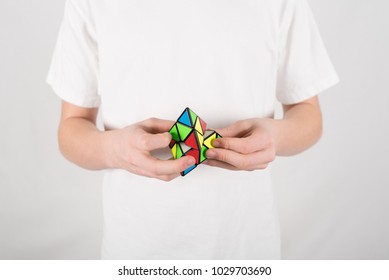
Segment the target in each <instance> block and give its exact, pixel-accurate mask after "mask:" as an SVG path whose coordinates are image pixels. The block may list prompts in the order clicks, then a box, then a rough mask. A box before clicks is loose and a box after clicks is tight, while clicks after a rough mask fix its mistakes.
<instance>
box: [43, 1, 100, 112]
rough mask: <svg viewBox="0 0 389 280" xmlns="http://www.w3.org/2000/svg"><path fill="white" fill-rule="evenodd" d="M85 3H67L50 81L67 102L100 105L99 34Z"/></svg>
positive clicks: (85, 105)
mask: <svg viewBox="0 0 389 280" xmlns="http://www.w3.org/2000/svg"><path fill="white" fill-rule="evenodd" d="M81 2H83V1H78V0H77V1H76V0H67V2H66V4H65V13H64V17H63V19H62V23H61V27H60V31H59V34H58V38H57V43H56V46H55V49H54V54H53V57H52V61H51V65H50V69H49V72H48V74H47V77H46V81H47V83H48V84H49V85H51V86H52V88H53V90H54V92H55V93H56V94H57V95H58V96H59V97H60V98H61V99H63V100H65V101H67V102H69V103H72V104H74V105H77V106H80V107H87V108H93V107H98V106H99V105H100V95H99V94H98V52H97V42H96V32H95V29H94V26H93V24H92V21H91V19H90V17H89V16H88V13H87V11H86V9H85V7H84V6H82V5H81V4H80V3H81Z"/></svg>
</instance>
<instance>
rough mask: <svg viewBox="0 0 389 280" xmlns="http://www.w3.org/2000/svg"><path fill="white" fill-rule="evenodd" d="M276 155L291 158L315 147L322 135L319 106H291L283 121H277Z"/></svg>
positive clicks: (306, 104) (304, 104) (300, 104)
mask: <svg viewBox="0 0 389 280" xmlns="http://www.w3.org/2000/svg"><path fill="white" fill-rule="evenodd" d="M274 123H275V127H276V135H277V136H276V139H275V141H276V143H275V145H276V154H277V155H279V156H291V155H295V154H298V153H301V152H303V151H304V150H306V149H308V148H309V147H311V146H312V145H314V144H315V143H316V142H317V141H318V140H319V139H320V137H321V134H322V115H321V111H320V107H319V105H318V104H312V103H299V104H296V105H293V106H291V107H290V108H289V109H288V110H286V112H285V113H284V117H283V119H281V120H275V121H274Z"/></svg>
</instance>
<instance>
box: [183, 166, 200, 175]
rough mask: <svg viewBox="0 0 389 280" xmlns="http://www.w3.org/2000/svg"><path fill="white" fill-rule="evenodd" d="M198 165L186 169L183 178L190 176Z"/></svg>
mask: <svg viewBox="0 0 389 280" xmlns="http://www.w3.org/2000/svg"><path fill="white" fill-rule="evenodd" d="M196 166H197V165H196V164H195V165H192V166H191V167H189V168H188V169H186V170H185V171H184V172H183V176H185V175H186V174H188V173H189V172H191V171H192V170H193V169H195V168H196Z"/></svg>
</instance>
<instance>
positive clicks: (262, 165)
mask: <svg viewBox="0 0 389 280" xmlns="http://www.w3.org/2000/svg"><path fill="white" fill-rule="evenodd" d="M267 167H268V164H267V163H265V164H261V165H260V166H259V168H258V169H262V170H263V169H266V168H267Z"/></svg>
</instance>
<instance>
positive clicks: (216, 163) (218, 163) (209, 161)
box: [204, 159, 239, 171]
mask: <svg viewBox="0 0 389 280" xmlns="http://www.w3.org/2000/svg"><path fill="white" fill-rule="evenodd" d="M204 164H205V165H209V166H212V167H219V168H223V169H228V170H233V171H237V170H239V169H238V168H236V167H235V166H232V165H231V164H228V163H225V162H222V161H218V160H213V159H207V160H206V161H204Z"/></svg>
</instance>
